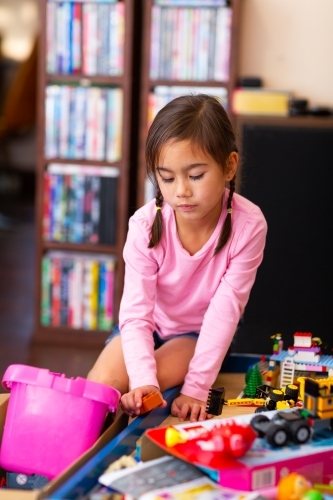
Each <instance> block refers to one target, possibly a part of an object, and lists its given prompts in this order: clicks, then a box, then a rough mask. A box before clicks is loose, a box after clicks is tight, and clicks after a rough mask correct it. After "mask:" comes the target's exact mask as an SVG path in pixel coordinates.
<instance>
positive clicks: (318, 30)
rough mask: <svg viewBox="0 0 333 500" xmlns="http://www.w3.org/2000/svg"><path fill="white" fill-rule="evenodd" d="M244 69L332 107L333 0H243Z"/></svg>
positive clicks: (312, 103) (313, 102)
mask: <svg viewBox="0 0 333 500" xmlns="http://www.w3.org/2000/svg"><path fill="white" fill-rule="evenodd" d="M239 72H240V75H241V76H260V77H261V78H262V79H263V83H264V86H265V87H271V88H279V89H286V90H290V91H292V92H293V94H294V96H295V97H300V98H306V99H308V100H309V104H310V106H329V107H331V108H333V0H242V22H241V29H240V58H239Z"/></svg>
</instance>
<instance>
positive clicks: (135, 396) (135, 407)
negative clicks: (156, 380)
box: [121, 385, 167, 417]
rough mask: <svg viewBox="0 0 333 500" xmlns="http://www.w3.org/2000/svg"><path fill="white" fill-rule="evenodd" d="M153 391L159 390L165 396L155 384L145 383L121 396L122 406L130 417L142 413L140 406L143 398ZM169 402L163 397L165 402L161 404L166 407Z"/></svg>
mask: <svg viewBox="0 0 333 500" xmlns="http://www.w3.org/2000/svg"><path fill="white" fill-rule="evenodd" d="M152 392H157V393H158V394H159V395H160V396H161V397H162V399H163V396H162V394H161V392H160V390H159V388H158V387H155V386H154V385H144V386H142V387H137V388H136V389H133V390H132V391H129V392H127V393H126V394H124V395H123V396H122V397H121V406H122V409H123V411H124V413H126V415H129V416H130V417H136V416H137V415H140V408H141V406H142V398H143V396H147V394H151V393H152ZM166 405H167V402H166V401H165V400H164V399H163V403H162V404H161V405H160V406H161V407H162V408H165V407H166Z"/></svg>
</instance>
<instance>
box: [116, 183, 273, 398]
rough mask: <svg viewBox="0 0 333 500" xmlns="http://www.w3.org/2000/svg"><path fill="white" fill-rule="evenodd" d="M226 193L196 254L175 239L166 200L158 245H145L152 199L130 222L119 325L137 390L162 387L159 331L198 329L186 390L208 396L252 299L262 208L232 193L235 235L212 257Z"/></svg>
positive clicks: (262, 229) (261, 235)
mask: <svg viewBox="0 0 333 500" xmlns="http://www.w3.org/2000/svg"><path fill="white" fill-rule="evenodd" d="M227 198H228V190H227V189H226V192H225V194H224V197H223V199H224V201H223V206H222V212H221V216H220V218H219V221H218V224H217V226H216V228H215V230H214V232H213V234H212V235H211V237H210V238H209V240H208V241H207V243H206V244H205V245H204V246H203V247H202V248H201V250H199V251H198V252H197V253H196V254H194V255H192V256H191V255H190V254H189V253H188V251H187V250H185V249H184V247H183V246H182V244H181V242H180V240H179V238H178V234H177V228H176V221H175V215H174V212H173V210H172V208H171V207H170V206H169V205H168V204H167V203H164V204H163V208H162V216H163V235H162V239H161V241H160V243H159V244H158V245H157V246H156V247H155V248H151V249H148V248H147V247H148V243H149V240H150V231H151V225H152V222H153V220H154V217H155V214H156V207H155V201H154V200H153V201H151V202H150V203H148V204H146V205H145V206H143V207H142V208H140V209H139V210H138V211H137V212H136V213H135V214H134V215H133V217H131V219H130V221H129V230H128V235H127V241H126V244H125V247H124V259H125V284H124V292H123V297H122V301H121V306H120V317H119V326H120V331H121V338H122V345H123V352H124V357H125V363H126V368H127V372H128V375H129V379H130V386H131V388H132V389H135V388H137V387H140V386H143V385H155V386H157V387H158V386H159V384H158V381H157V377H156V363H155V358H154V341H153V336H152V332H153V331H154V330H157V331H158V333H159V335H160V336H161V337H162V338H163V339H167V338H168V337H170V336H172V335H175V334H182V333H186V332H190V331H193V332H197V333H199V337H198V341H197V345H196V348H195V353H194V356H193V358H192V360H191V362H190V365H189V369H188V373H187V375H186V377H185V381H184V384H183V386H182V389H181V392H182V394H185V395H187V396H191V397H193V398H196V399H199V400H201V401H206V400H207V395H208V391H209V389H210V388H211V386H212V384H213V383H214V381H215V379H216V376H217V374H218V372H219V369H220V367H221V363H222V361H223V359H224V356H225V354H226V352H227V350H228V347H229V345H230V343H231V340H232V338H233V336H234V333H235V331H236V328H237V324H238V321H239V319H240V317H241V315H242V313H243V311H244V307H245V305H246V303H247V301H248V298H249V294H250V291H251V288H252V285H253V283H254V280H255V276H256V272H257V268H258V266H259V264H260V263H261V261H262V258H263V250H264V246H265V240H266V232H267V225H266V221H265V218H264V216H263V214H262V212H261V210H260V209H259V207H257V206H256V205H254V204H253V203H252V202H250V201H249V200H247V199H246V198H244V197H242V196H240V195H238V194H234V197H233V202H232V208H233V211H232V236H231V238H230V239H229V241H228V242H227V244H226V246H225V247H224V248H223V249H222V250H221V251H220V252H219V253H218V254H217V255H216V256H214V257H213V252H214V248H215V246H216V244H217V241H218V237H219V235H220V232H221V228H222V223H223V221H224V220H225V217H226V200H227Z"/></svg>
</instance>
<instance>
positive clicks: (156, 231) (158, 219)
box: [148, 188, 163, 248]
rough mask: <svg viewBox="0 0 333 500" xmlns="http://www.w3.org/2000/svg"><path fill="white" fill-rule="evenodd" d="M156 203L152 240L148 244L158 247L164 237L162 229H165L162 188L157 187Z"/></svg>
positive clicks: (149, 246)
mask: <svg viewBox="0 0 333 500" xmlns="http://www.w3.org/2000/svg"><path fill="white" fill-rule="evenodd" d="M155 204H156V215H155V219H154V222H153V225H152V226H151V235H150V242H149V244H148V248H154V247H156V246H157V245H158V244H159V242H160V240H161V238H162V230H163V218H162V205H163V196H162V193H161V191H160V188H157V191H156V196H155Z"/></svg>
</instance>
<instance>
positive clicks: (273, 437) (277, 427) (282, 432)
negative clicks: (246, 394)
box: [250, 410, 312, 448]
mask: <svg viewBox="0 0 333 500" xmlns="http://www.w3.org/2000/svg"><path fill="white" fill-rule="evenodd" d="M250 425H251V427H252V428H253V429H254V430H255V431H256V432H257V433H258V435H259V437H264V438H265V439H266V441H267V442H268V443H269V444H270V445H271V446H273V447H275V448H279V447H281V446H284V445H285V444H286V443H287V441H291V442H293V443H296V444H304V443H306V442H307V441H308V440H309V439H310V436H311V432H312V429H311V426H310V424H309V422H308V420H307V419H306V418H304V417H303V416H302V415H301V413H300V412H299V411H297V410H295V411H279V412H277V413H276V414H275V415H274V416H273V418H272V419H269V418H268V417H267V416H266V415H263V414H262V413H261V414H258V415H255V416H254V417H253V418H252V420H251V422H250Z"/></svg>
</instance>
